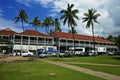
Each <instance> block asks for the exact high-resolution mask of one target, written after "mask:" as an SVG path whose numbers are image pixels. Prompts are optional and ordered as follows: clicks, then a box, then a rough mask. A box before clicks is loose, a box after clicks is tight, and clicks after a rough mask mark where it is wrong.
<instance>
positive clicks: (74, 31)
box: [68, 30, 77, 34]
mask: <svg viewBox="0 0 120 80" xmlns="http://www.w3.org/2000/svg"><path fill="white" fill-rule="evenodd" d="M68 33H72V31H71V30H68ZM73 33H74V34H76V33H77V31H76V30H73Z"/></svg>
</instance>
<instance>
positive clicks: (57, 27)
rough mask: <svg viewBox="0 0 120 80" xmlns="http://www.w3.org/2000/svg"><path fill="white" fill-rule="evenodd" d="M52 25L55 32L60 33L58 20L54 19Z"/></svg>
mask: <svg viewBox="0 0 120 80" xmlns="http://www.w3.org/2000/svg"><path fill="white" fill-rule="evenodd" d="M54 25H55V31H59V32H61V28H60V22H59V19H58V18H55V21H54Z"/></svg>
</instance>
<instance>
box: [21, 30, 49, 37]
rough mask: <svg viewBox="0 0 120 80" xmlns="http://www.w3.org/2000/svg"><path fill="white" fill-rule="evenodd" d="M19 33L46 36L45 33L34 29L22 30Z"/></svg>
mask: <svg viewBox="0 0 120 80" xmlns="http://www.w3.org/2000/svg"><path fill="white" fill-rule="evenodd" d="M20 34H22V35H31V36H44V37H47V36H48V35H47V34H43V33H40V32H38V31H35V30H25V31H24V32H21V33H20Z"/></svg>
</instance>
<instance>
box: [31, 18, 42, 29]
mask: <svg viewBox="0 0 120 80" xmlns="http://www.w3.org/2000/svg"><path fill="white" fill-rule="evenodd" d="M30 24H31V25H32V26H33V27H35V30H36V31H37V27H39V26H41V22H40V20H38V16H35V17H34V19H33V21H32V22H30Z"/></svg>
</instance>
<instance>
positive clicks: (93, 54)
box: [88, 50, 98, 56]
mask: <svg viewBox="0 0 120 80" xmlns="http://www.w3.org/2000/svg"><path fill="white" fill-rule="evenodd" d="M88 55H89V56H95V55H98V53H97V51H94V50H90V51H89V52H88Z"/></svg>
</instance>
